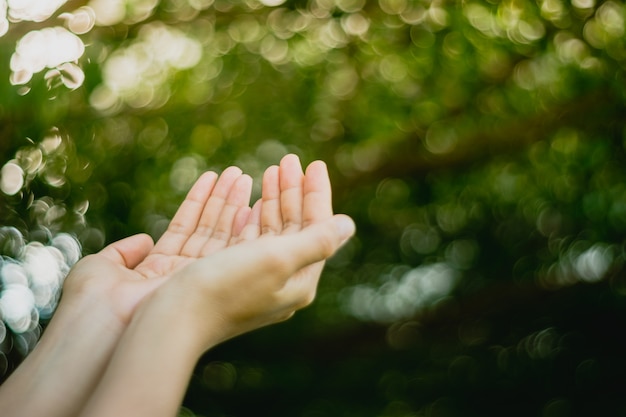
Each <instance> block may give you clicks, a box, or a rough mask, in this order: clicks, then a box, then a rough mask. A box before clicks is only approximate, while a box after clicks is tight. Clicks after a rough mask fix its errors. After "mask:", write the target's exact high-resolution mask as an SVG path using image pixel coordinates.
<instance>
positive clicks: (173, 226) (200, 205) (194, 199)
mask: <svg viewBox="0 0 626 417" xmlns="http://www.w3.org/2000/svg"><path fill="white" fill-rule="evenodd" d="M216 180H217V174H216V173H215V172H205V173H204V174H202V175H201V176H200V178H198V180H197V181H196V182H195V184H194V185H193V186H192V187H191V189H190V190H189V192H188V193H187V196H186V197H185V200H184V201H183V202H182V204H181V205H180V207H179V208H178V210H177V211H176V214H175V215H174V218H173V219H172V221H171V222H170V224H169V226H168V228H167V230H166V231H165V233H164V234H163V236H161V238H160V239H159V240H158V242H157V243H156V245H155V247H154V252H155V253H161V254H164V255H178V254H179V253H180V252H181V251H182V248H183V246H184V245H185V243H186V242H187V240H189V237H190V236H191V235H192V233H193V232H194V231H195V230H196V228H197V227H198V222H199V221H200V217H201V216H202V211H203V210H204V207H205V205H206V202H207V200H208V199H209V196H210V195H211V192H212V191H213V187H214V186H215V181H216Z"/></svg>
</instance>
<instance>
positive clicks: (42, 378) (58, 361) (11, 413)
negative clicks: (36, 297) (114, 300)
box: [0, 303, 123, 417]
mask: <svg viewBox="0 0 626 417" xmlns="http://www.w3.org/2000/svg"><path fill="white" fill-rule="evenodd" d="M122 330H123V326H122V324H121V323H120V322H119V321H117V320H116V319H115V318H114V317H113V316H112V315H111V313H110V311H109V310H107V309H106V308H105V307H104V306H97V305H94V304H91V305H87V303H85V304H84V305H83V306H78V305H72V306H61V307H59V310H58V312H57V314H56V315H55V317H54V318H53V320H52V321H51V323H50V325H49V326H48V328H47V329H46V331H45V332H44V334H43V336H42V338H41V340H40V342H39V344H38V345H37V346H36V347H35V349H34V350H33V352H31V354H30V355H29V356H28V357H27V358H26V359H25V360H24V362H23V363H22V364H21V365H20V366H19V367H18V368H17V369H16V370H15V372H14V373H13V375H11V377H10V378H9V379H8V380H7V381H6V382H5V383H4V384H3V385H2V387H0V410H2V415H3V416H6V417H22V416H24V417H30V416H35V415H46V416H49V417H57V416H58V417H71V416H76V415H77V414H78V413H79V411H80V409H81V408H82V407H83V406H84V404H85V403H86V401H87V399H88V398H89V396H90V395H91V393H92V392H93V390H94V389H95V386H96V384H97V381H98V380H99V379H100V377H101V376H102V374H103V373H104V369H105V368H106V366H107V364H108V361H109V359H110V357H111V355H112V352H113V350H114V348H115V345H116V344H117V342H118V340H119V338H120V336H121V334H122Z"/></svg>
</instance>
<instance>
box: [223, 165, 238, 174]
mask: <svg viewBox="0 0 626 417" xmlns="http://www.w3.org/2000/svg"><path fill="white" fill-rule="evenodd" d="M231 173H232V174H234V175H235V176H239V175H241V174H242V173H243V171H242V170H241V168H239V167H236V166H229V167H228V168H226V169H225V170H224V171H222V176H223V175H224V174H229V175H230V174H231Z"/></svg>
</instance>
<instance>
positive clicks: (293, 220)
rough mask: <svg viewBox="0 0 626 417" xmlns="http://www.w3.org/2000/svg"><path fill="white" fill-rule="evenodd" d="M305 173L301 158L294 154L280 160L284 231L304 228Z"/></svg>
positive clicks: (281, 206)
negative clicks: (303, 184)
mask: <svg viewBox="0 0 626 417" xmlns="http://www.w3.org/2000/svg"><path fill="white" fill-rule="evenodd" d="M303 180H304V173H303V172H302V166H301V165H300V159H299V158H298V157H297V156H296V155H293V154H290V155H287V156H285V157H284V158H283V159H282V160H281V161H280V170H279V186H280V211H281V217H282V220H283V225H282V231H283V233H285V232H291V231H298V230H300V229H301V228H302V204H303V202H302V198H303V195H302V193H303V191H302V183H303Z"/></svg>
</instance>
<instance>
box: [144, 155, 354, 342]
mask: <svg viewBox="0 0 626 417" xmlns="http://www.w3.org/2000/svg"><path fill="white" fill-rule="evenodd" d="M353 233H354V223H353V222H352V220H351V219H350V218H349V217H347V216H345V215H334V216H333V212H332V198H331V186H330V181H329V178H328V172H327V169H326V165H325V164H324V163H323V162H321V161H316V162H313V163H312V164H310V165H309V166H308V167H307V170H306V173H303V172H302V168H301V165H300V161H299V160H298V158H297V157H296V156H295V155H287V156H286V157H284V158H283V159H282V160H281V162H280V165H279V166H272V167H269V168H268V169H267V170H266V172H265V174H264V176H263V188H262V199H261V201H260V202H257V204H255V206H254V207H253V209H252V213H251V214H250V216H249V217H248V221H247V222H246V223H245V225H243V227H242V229H241V231H240V233H238V234H236V236H235V237H234V238H233V239H232V241H233V242H234V243H235V244H233V245H231V246H230V247H228V248H226V249H225V250H223V251H220V252H219V253H213V254H211V255H209V256H207V257H204V258H202V259H199V260H197V261H195V262H193V263H190V264H189V265H187V266H186V267H185V268H184V269H182V270H180V271H179V272H178V273H177V274H176V276H175V277H174V278H173V279H172V280H170V281H168V283H167V284H166V285H164V286H163V287H162V288H160V289H159V290H158V291H157V293H155V302H159V301H156V300H158V299H160V300H161V301H164V302H165V305H167V306H168V307H166V308H164V309H163V310H164V311H171V309H172V308H177V309H180V308H182V309H185V311H187V312H188V313H189V317H186V318H185V322H186V323H187V324H189V323H192V325H193V326H194V327H196V328H197V329H201V331H199V332H197V333H198V334H201V336H200V339H202V340H201V341H200V342H199V343H200V346H201V349H208V348H210V347H211V346H213V345H215V344H217V343H220V342H221V341H223V340H226V339H229V338H232V337H234V336H237V335H239V334H241V333H245V332H248V331H251V330H254V329H256V328H259V327H262V326H265V325H268V324H272V323H275V322H278V321H282V320H285V319H287V318H289V317H290V316H291V315H292V314H293V313H294V312H295V311H296V310H298V309H300V308H302V307H304V306H306V305H308V304H310V303H311V301H312V300H313V299H314V297H315V293H316V289H317V284H318V280H319V278H320V274H321V271H322V268H323V265H324V260H325V259H327V258H328V257H330V256H332V255H333V254H334V253H335V252H336V251H337V250H338V249H339V247H340V246H341V245H342V244H343V243H344V242H345V241H346V240H347V239H348V238H349V237H350V236H351V235H352V234H353ZM172 300H175V301H174V303H172ZM183 305H184V306H183ZM179 311H180V310H179Z"/></svg>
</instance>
